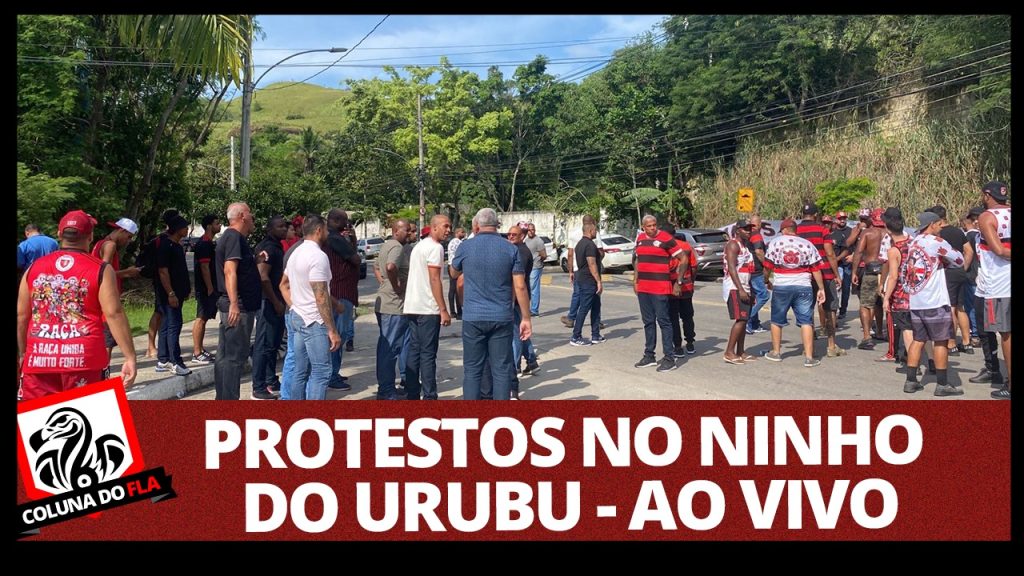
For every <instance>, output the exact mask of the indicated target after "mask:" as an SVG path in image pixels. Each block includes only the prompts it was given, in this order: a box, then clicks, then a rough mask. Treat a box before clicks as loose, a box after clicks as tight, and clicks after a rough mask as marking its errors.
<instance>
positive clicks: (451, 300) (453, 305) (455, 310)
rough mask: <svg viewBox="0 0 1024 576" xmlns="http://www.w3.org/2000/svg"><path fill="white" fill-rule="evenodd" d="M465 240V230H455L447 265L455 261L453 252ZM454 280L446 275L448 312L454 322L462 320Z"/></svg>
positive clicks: (449, 247) (449, 248)
mask: <svg viewBox="0 0 1024 576" xmlns="http://www.w3.org/2000/svg"><path fill="white" fill-rule="evenodd" d="M465 238H466V230H465V229H463V228H456V229H455V237H454V238H452V239H451V240H450V241H449V242H448V265H449V266H451V264H452V260H454V259H455V251H456V250H458V249H459V244H462V241H463V240H464V239H465ZM456 284H457V282H456V279H455V278H453V277H452V276H451V274H449V275H448V310H450V311H451V313H452V318H454V319H456V320H462V303H461V302H459V298H458V290H456Z"/></svg>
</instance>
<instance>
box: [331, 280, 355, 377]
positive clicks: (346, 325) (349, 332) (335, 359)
mask: <svg viewBox="0 0 1024 576" xmlns="http://www.w3.org/2000/svg"><path fill="white" fill-rule="evenodd" d="M341 301H342V302H344V303H345V312H344V313H343V314H335V315H334V329H335V330H337V331H338V334H339V335H340V336H341V346H338V349H337V350H335V351H334V352H331V353H330V355H331V382H332V383H334V384H336V385H337V384H341V353H342V351H343V350H344V349H345V342H348V341H349V340H351V339H352V338H353V337H355V333H356V330H355V312H356V309H355V307H354V306H352V303H351V302H349V301H348V300H345V299H344V298H342V299H341ZM329 348H330V346H328V349H329Z"/></svg>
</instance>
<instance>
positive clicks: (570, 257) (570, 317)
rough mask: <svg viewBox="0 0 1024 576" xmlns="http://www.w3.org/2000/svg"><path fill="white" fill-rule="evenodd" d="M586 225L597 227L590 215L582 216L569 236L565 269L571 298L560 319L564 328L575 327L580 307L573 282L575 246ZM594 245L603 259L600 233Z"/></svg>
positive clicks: (575, 262)
mask: <svg viewBox="0 0 1024 576" xmlns="http://www.w3.org/2000/svg"><path fill="white" fill-rule="evenodd" d="M587 224H593V225H595V226H597V220H594V217H593V216H591V215H590V214H584V215H583V225H582V226H580V228H579V229H577V230H573V232H572V233H571V234H569V252H568V254H567V256H566V258H567V260H566V267H567V268H568V270H569V283H570V284H572V298H571V299H570V300H569V312H568V313H567V314H566V315H565V316H562V318H561V321H562V325H563V326H565V327H566V328H574V327H575V326H576V311H577V310H578V309H579V307H580V294H579V291H578V290H576V282H575V275H576V271H577V270H578V269H579V268H577V266H578V265H579V264H578V263H579V260H578V259H577V258H576V254H575V248H576V244H578V243H579V241H580V238H583V226H586V225H587ZM594 245H595V246H597V253H598V256H600V257H601V259H603V258H604V243H603V242H601V235H600V233H599V234H598V235H597V237H596V238H594ZM601 328H602V329H603V328H604V326H601Z"/></svg>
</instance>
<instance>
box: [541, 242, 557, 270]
mask: <svg viewBox="0 0 1024 576" xmlns="http://www.w3.org/2000/svg"><path fill="white" fill-rule="evenodd" d="M540 239H541V240H543V241H544V251H545V252H547V254H548V257H547V258H545V259H544V265H545V266H549V265H551V264H557V263H558V257H559V254H558V250H557V249H555V244H554V242H552V241H551V238H548V237H547V236H541V237H540Z"/></svg>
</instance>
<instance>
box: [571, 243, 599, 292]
mask: <svg viewBox="0 0 1024 576" xmlns="http://www.w3.org/2000/svg"><path fill="white" fill-rule="evenodd" d="M573 254H574V255H575V256H576V266H577V267H578V268H579V270H577V271H576V277H575V279H576V282H578V283H579V284H586V285H589V286H597V279H596V278H594V276H593V274H591V273H590V265H589V264H588V263H587V257H591V258H593V259H594V260H596V261H597V273H598V274H600V273H601V255H600V253H598V251H597V244H594V241H593V240H591V239H590V238H587V237H586V236H584V237H583V238H581V239H580V241H579V243H578V244H576V248H574V252H573Z"/></svg>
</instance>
